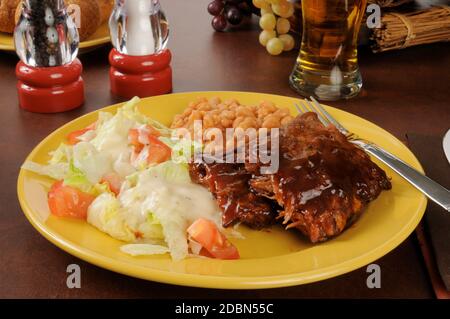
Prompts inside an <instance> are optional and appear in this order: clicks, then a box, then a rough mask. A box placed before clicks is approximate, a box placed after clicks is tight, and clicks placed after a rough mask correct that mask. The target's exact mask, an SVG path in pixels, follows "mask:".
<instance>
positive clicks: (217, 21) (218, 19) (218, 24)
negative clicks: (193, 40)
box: [211, 14, 227, 31]
mask: <svg viewBox="0 0 450 319" xmlns="http://www.w3.org/2000/svg"><path fill="white" fill-rule="evenodd" d="M211 24H212V27H213V28H214V30H216V31H224V30H225V28H226V27H227V19H225V16H224V15H222V14H221V15H218V16H215V17H214V18H213V20H212V23H211Z"/></svg>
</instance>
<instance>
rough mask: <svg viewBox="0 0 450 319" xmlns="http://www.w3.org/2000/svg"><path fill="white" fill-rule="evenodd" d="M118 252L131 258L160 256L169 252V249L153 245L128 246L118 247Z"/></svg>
mask: <svg viewBox="0 0 450 319" xmlns="http://www.w3.org/2000/svg"><path fill="white" fill-rule="evenodd" d="M120 250H121V251H122V252H124V253H126V254H128V255H131V256H149V255H162V254H166V253H168V252H169V248H167V247H165V246H161V245H153V244H129V245H123V246H121V247H120Z"/></svg>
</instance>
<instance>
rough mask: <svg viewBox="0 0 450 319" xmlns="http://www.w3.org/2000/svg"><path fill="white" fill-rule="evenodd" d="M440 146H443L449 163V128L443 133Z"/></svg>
mask: <svg viewBox="0 0 450 319" xmlns="http://www.w3.org/2000/svg"><path fill="white" fill-rule="evenodd" d="M442 146H443V147H444V153H445V156H447V160H448V162H449V163H450V130H448V131H447V133H446V134H445V136H444V140H443V141H442Z"/></svg>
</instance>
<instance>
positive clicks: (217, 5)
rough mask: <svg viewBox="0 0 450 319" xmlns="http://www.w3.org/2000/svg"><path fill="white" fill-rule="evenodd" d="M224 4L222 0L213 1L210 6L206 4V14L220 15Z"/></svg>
mask: <svg viewBox="0 0 450 319" xmlns="http://www.w3.org/2000/svg"><path fill="white" fill-rule="evenodd" d="M223 7H224V4H223V2H222V0H214V1H213V2H211V3H210V4H208V12H209V14H211V15H213V16H217V15H219V14H221V13H222V10H223Z"/></svg>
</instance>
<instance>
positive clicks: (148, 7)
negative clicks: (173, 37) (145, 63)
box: [109, 0, 169, 56]
mask: <svg viewBox="0 0 450 319" xmlns="http://www.w3.org/2000/svg"><path fill="white" fill-rule="evenodd" d="M109 29H110V33H111V41H112V44H113V46H114V48H115V49H116V50H117V51H118V52H119V53H121V54H126V55H131V56H144V55H151V54H156V53H159V52H161V51H162V50H164V49H165V48H166V46H167V41H168V37H169V25H168V21H167V19H166V16H165V14H164V12H163V11H162V9H161V5H160V3H159V1H158V0H116V4H115V7H114V10H113V12H112V14H111V17H110V20H109Z"/></svg>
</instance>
